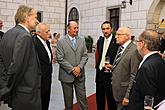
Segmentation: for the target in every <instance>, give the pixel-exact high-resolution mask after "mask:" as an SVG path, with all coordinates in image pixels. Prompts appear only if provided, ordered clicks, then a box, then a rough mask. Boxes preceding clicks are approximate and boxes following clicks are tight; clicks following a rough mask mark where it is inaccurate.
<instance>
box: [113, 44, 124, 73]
mask: <svg viewBox="0 0 165 110" xmlns="http://www.w3.org/2000/svg"><path fill="white" fill-rule="evenodd" d="M123 49H124V47H123V46H120V47H119V49H118V51H117V55H116V57H115V61H114V62H113V68H115V67H116V64H117V62H118V61H119V59H120V57H121V54H122V50H123ZM113 68H112V70H113Z"/></svg>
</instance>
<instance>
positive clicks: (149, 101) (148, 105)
mask: <svg viewBox="0 0 165 110" xmlns="http://www.w3.org/2000/svg"><path fill="white" fill-rule="evenodd" d="M153 104H154V97H153V96H150V95H146V96H145V97H144V110H153V108H152V107H153Z"/></svg>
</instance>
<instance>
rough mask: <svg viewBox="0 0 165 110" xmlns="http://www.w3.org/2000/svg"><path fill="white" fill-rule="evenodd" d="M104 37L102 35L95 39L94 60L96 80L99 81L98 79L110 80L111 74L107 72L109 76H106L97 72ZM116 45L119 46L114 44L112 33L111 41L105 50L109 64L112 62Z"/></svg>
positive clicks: (116, 48)
mask: <svg viewBox="0 0 165 110" xmlns="http://www.w3.org/2000/svg"><path fill="white" fill-rule="evenodd" d="M104 39H105V38H104V37H102V36H100V38H99V39H98V41H97V48H96V59H95V60H96V82H100V81H108V82H111V74H109V77H107V75H104V74H100V73H99V65H100V62H101V59H102V53H103V46H104ZM118 47H119V45H118V44H116V39H115V35H112V39H111V42H110V44H109V47H108V50H107V52H106V56H108V57H109V58H110V64H113V61H114V59H115V56H116V53H117V50H118Z"/></svg>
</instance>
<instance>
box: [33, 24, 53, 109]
mask: <svg viewBox="0 0 165 110" xmlns="http://www.w3.org/2000/svg"><path fill="white" fill-rule="evenodd" d="M36 34H37V35H35V36H34V37H33V40H34V43H35V47H36V50H37V53H38V58H39V60H40V65H41V72H42V74H41V102H42V110H48V108H49V101H50V91H51V82H52V51H51V47H50V42H49V41H48V40H49V37H50V35H51V33H50V29H49V26H48V25H47V24H46V23H39V24H38V25H37V27H36Z"/></svg>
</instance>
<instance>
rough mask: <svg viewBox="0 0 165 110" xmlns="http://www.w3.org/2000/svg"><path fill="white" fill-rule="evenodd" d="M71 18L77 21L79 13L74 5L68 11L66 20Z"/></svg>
mask: <svg viewBox="0 0 165 110" xmlns="http://www.w3.org/2000/svg"><path fill="white" fill-rule="evenodd" d="M72 20H74V21H77V22H79V13H78V11H77V9H76V8H75V7H73V8H72V9H71V10H70V13H69V19H68V22H69V21H72Z"/></svg>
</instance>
